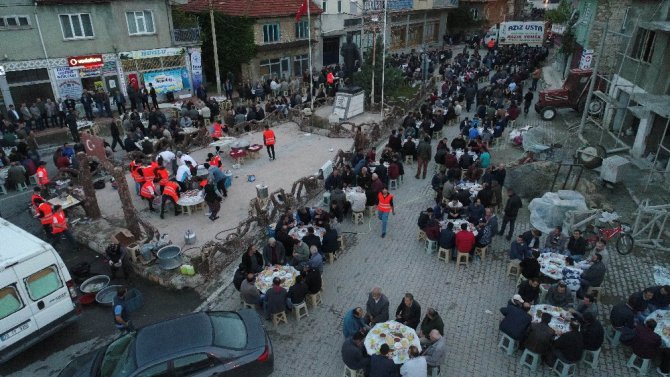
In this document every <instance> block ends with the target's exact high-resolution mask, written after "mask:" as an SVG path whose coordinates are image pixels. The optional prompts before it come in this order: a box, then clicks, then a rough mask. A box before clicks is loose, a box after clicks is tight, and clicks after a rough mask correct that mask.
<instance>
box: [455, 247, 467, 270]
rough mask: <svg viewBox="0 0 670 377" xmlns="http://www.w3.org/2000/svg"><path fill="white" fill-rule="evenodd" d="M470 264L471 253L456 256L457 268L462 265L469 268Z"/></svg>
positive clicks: (459, 253)
mask: <svg viewBox="0 0 670 377" xmlns="http://www.w3.org/2000/svg"><path fill="white" fill-rule="evenodd" d="M469 263H470V254H469V253H461V252H460V251H459V252H458V254H457V255H456V267H459V266H460V265H464V266H467V265H468V264H469Z"/></svg>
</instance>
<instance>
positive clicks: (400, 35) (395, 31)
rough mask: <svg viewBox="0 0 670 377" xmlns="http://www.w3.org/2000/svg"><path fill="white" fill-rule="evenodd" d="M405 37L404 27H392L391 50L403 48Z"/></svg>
mask: <svg viewBox="0 0 670 377" xmlns="http://www.w3.org/2000/svg"><path fill="white" fill-rule="evenodd" d="M406 43H407V36H406V34H405V26H399V27H394V28H392V29H391V48H393V49H398V48H403V47H405V44H406Z"/></svg>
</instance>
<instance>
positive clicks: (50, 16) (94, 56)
mask: <svg viewBox="0 0 670 377" xmlns="http://www.w3.org/2000/svg"><path fill="white" fill-rule="evenodd" d="M186 39H188V40H185V38H184V34H183V33H181V34H176V33H175V30H173V28H172V16H171V8H170V4H169V1H168V0H144V1H142V2H138V1H130V0H95V1H91V0H88V1H87V0H37V1H36V2H33V1H31V0H15V1H13V2H12V4H11V5H8V6H3V7H0V51H1V52H2V54H3V55H2V56H0V66H2V67H3V68H4V71H5V76H1V77H0V92H1V93H2V104H1V105H2V106H5V105H8V104H10V103H22V102H31V101H33V100H34V99H35V98H36V97H41V98H65V97H71V98H79V97H80V96H81V93H82V91H83V90H105V91H107V92H110V93H111V92H113V91H115V90H121V92H122V93H124V94H125V93H126V87H127V85H128V84H129V83H131V84H132V85H141V84H142V83H149V82H152V83H153V84H154V87H156V89H157V91H158V92H159V95H161V96H163V95H165V94H166V93H168V92H176V93H179V92H182V91H183V92H188V91H190V90H192V89H193V81H194V80H195V81H197V80H198V79H199V80H202V79H201V78H199V77H200V76H201V75H202V73H201V72H202V70H201V69H200V70H199V67H197V65H196V67H195V71H194V70H193V69H192V68H193V67H192V65H191V62H192V61H194V62H196V63H197V64H199V60H200V59H199V54H200V53H199V51H200V50H199V47H198V46H199V43H200V42H199V33H197V32H196V33H195V34H192V35H190V36H189V37H188V38H186ZM193 55H195V56H193Z"/></svg>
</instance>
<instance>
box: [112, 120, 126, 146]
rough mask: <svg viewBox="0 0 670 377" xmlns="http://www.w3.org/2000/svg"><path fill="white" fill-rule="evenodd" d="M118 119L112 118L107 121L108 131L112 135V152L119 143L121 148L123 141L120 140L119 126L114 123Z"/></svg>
mask: <svg viewBox="0 0 670 377" xmlns="http://www.w3.org/2000/svg"><path fill="white" fill-rule="evenodd" d="M117 121H118V120H116V119H114V120H112V121H111V122H110V123H109V133H110V134H111V135H112V152H116V145H117V144H118V145H120V146H121V149H123V141H121V135H120V134H121V133H120V132H119V126H118V125H117V124H116V122H117Z"/></svg>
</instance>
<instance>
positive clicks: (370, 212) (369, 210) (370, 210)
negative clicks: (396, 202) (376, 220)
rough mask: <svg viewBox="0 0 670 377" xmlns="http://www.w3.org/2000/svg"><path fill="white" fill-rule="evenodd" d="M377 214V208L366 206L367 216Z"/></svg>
mask: <svg viewBox="0 0 670 377" xmlns="http://www.w3.org/2000/svg"><path fill="white" fill-rule="evenodd" d="M376 212H377V206H368V215H370V216H374V215H375V213H376Z"/></svg>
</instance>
